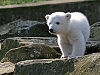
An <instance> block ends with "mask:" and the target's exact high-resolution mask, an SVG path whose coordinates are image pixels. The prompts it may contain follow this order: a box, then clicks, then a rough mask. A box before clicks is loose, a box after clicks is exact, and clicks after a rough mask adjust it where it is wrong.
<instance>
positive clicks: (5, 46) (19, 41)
mask: <svg viewBox="0 0 100 75" xmlns="http://www.w3.org/2000/svg"><path fill="white" fill-rule="evenodd" d="M34 43H39V44H45V45H48V46H50V47H51V46H54V45H56V46H57V38H55V37H51V38H50V37H14V38H7V39H6V40H4V41H3V43H2V44H1V50H0V60H1V59H2V58H3V57H4V55H5V54H6V53H7V52H8V51H9V50H10V49H13V48H18V47H20V46H24V45H32V44H34Z"/></svg>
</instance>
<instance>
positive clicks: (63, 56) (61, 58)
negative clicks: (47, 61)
mask: <svg viewBox="0 0 100 75" xmlns="http://www.w3.org/2000/svg"><path fill="white" fill-rule="evenodd" d="M67 57H68V56H63V55H62V56H61V57H60V58H61V59H63V58H67Z"/></svg>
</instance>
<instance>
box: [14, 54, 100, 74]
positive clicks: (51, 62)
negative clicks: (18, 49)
mask: <svg viewBox="0 0 100 75" xmlns="http://www.w3.org/2000/svg"><path fill="white" fill-rule="evenodd" d="M14 75H100V53H94V54H90V55H86V56H84V57H76V58H69V59H68V58H66V59H36V60H26V61H21V62H18V63H17V64H16V67H15V71H14Z"/></svg>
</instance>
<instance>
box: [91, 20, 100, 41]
mask: <svg viewBox="0 0 100 75" xmlns="http://www.w3.org/2000/svg"><path fill="white" fill-rule="evenodd" d="M91 38H93V39H95V40H99V41H100V22H96V23H94V24H93V25H91Z"/></svg>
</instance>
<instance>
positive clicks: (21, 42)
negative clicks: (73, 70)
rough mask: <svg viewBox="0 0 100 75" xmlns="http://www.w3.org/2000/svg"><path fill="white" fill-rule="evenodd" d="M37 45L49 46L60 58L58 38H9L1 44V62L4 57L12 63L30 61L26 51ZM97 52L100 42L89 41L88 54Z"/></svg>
mask: <svg viewBox="0 0 100 75" xmlns="http://www.w3.org/2000/svg"><path fill="white" fill-rule="evenodd" d="M35 44H44V45H47V46H49V47H47V46H46V47H47V48H49V49H51V51H52V50H53V51H54V53H55V55H56V54H57V57H59V55H58V53H60V54H61V52H60V49H59V47H58V45H57V38H56V37H15V38H8V39H6V40H5V41H4V42H3V43H2V44H1V50H0V60H1V59H3V58H4V57H5V58H9V59H10V61H12V62H14V61H16V62H18V61H19V60H18V59H20V61H21V60H23V59H29V58H28V57H27V56H26V55H27V54H25V53H26V52H27V51H26V50H25V48H27V49H28V51H29V52H32V51H31V50H30V47H31V49H32V48H34V46H33V45H35ZM35 46H36V45H35ZM40 47H41V46H40ZM50 47H51V48H50ZM35 48H36V50H37V51H38V50H39V49H40V48H39V49H37V47H35ZM52 48H53V49H52ZM42 50H43V49H42ZM44 50H46V51H45V53H46V54H48V53H49V52H48V51H47V49H44ZM49 51H50V50H49ZM39 52H40V51H39ZM95 52H100V42H99V41H92V40H90V41H88V42H87V46H86V54H90V53H95ZM22 53H24V55H25V56H24V55H23V57H24V58H20V57H21V56H20V55H22ZM40 53H41V52H40ZM51 53H52V52H51ZM10 54H11V55H10ZM16 54H18V58H17V57H16ZM14 55H15V56H14ZM53 55H54V54H53ZM12 56H13V57H16V58H14V59H12V58H11V57H12ZM5 58H4V59H5ZM36 58H40V57H37V56H36V57H35V59H36ZM41 58H42V57H41ZM44 58H48V57H44ZM54 58H55V56H54ZM4 59H3V61H7V59H6V60H4ZM30 59H32V58H30Z"/></svg>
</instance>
